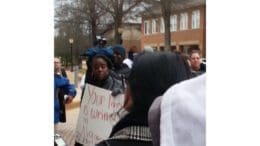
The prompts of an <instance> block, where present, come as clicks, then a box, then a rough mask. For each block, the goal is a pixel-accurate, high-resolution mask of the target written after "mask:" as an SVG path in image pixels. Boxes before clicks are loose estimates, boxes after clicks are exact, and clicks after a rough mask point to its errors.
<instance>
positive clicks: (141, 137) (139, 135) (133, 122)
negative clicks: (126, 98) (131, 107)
mask: <svg viewBox="0 0 260 146" xmlns="http://www.w3.org/2000/svg"><path fill="white" fill-rule="evenodd" d="M96 146H152V138H151V132H150V128H149V126H148V118H147V113H145V112H141V111H133V112H130V113H129V114H127V115H126V116H125V117H124V118H122V119H121V120H120V121H119V122H118V123H117V124H116V125H115V126H114V127H113V130H112V132H111V134H110V136H109V139H107V140H104V141H102V142H100V143H99V144H97V145H96Z"/></svg>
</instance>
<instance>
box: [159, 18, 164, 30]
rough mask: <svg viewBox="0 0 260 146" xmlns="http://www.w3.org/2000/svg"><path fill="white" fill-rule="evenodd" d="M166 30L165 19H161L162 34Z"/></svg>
mask: <svg viewBox="0 0 260 146" xmlns="http://www.w3.org/2000/svg"><path fill="white" fill-rule="evenodd" d="M164 31H165V29H164V19H163V17H161V24H160V32H161V33H164Z"/></svg>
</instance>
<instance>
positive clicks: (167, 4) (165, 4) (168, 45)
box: [161, 0, 171, 52]
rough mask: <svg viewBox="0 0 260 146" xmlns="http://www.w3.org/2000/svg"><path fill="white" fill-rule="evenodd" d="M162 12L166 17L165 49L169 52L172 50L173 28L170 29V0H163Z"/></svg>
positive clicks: (164, 17)
mask: <svg viewBox="0 0 260 146" xmlns="http://www.w3.org/2000/svg"><path fill="white" fill-rule="evenodd" d="M161 3H162V14H163V19H164V28H165V33H164V46H165V48H164V50H165V51H167V52H169V51H170V50H171V30H170V26H171V25H170V17H171V4H170V1H167V0H161Z"/></svg>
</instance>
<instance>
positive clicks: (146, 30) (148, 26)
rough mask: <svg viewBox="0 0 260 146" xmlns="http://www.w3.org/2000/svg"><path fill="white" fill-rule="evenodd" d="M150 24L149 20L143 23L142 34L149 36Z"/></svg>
mask: <svg viewBox="0 0 260 146" xmlns="http://www.w3.org/2000/svg"><path fill="white" fill-rule="evenodd" d="M149 24H150V22H149V20H145V21H144V34H145V35H149V34H150V25H149Z"/></svg>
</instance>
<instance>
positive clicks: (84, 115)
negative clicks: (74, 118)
mask: <svg viewBox="0 0 260 146" xmlns="http://www.w3.org/2000/svg"><path fill="white" fill-rule="evenodd" d="M123 102H124V95H123V94H121V95H118V96H116V97H113V96H112V95H111V91H109V90H105V89H102V88H99V87H96V86H93V85H90V84H87V85H86V87H85V92H84V96H83V99H82V103H81V107H80V112H79V117H78V123H77V128H76V141H77V142H79V143H81V144H84V146H93V145H95V144H96V143H98V142H100V141H102V140H104V139H106V138H108V136H109V134H110V132H111V130H112V127H113V125H114V124H115V123H116V122H117V121H118V120H119V118H118V116H116V112H117V111H118V110H119V109H120V108H121V107H122V106H123Z"/></svg>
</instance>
